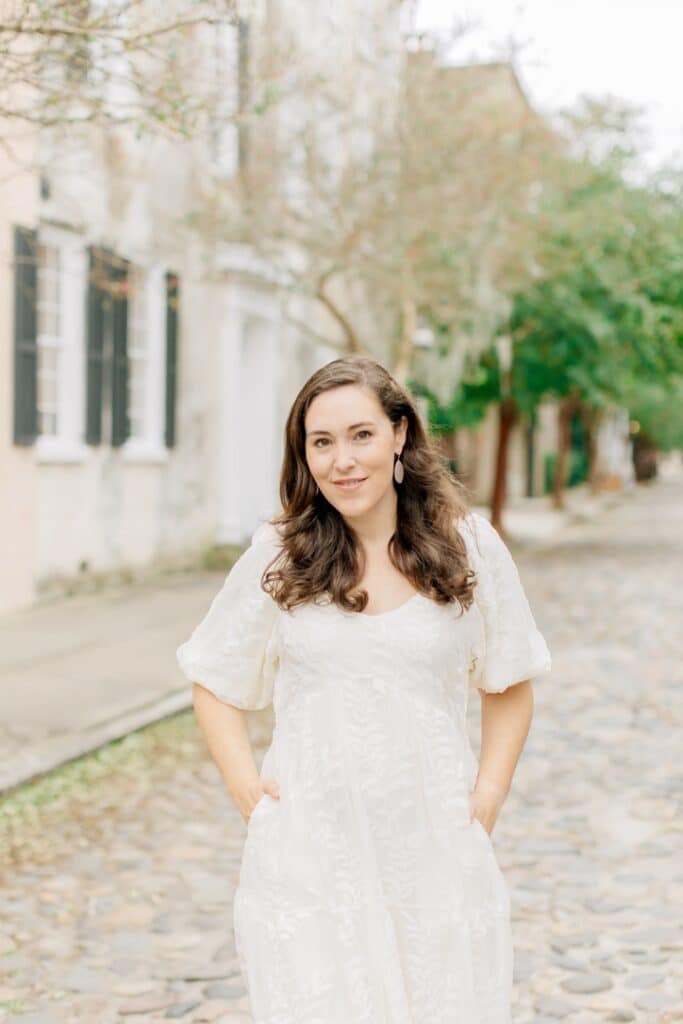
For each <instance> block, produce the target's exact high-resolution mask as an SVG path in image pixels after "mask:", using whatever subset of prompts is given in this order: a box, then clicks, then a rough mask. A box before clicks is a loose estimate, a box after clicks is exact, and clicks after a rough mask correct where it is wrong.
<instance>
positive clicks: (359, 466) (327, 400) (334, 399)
mask: <svg viewBox="0 0 683 1024" xmlns="http://www.w3.org/2000/svg"><path fill="white" fill-rule="evenodd" d="M304 426H305V430H306V461H307V463H308V468H309V470H310V471H311V475H312V476H313V479H314V480H315V482H316V484H317V485H318V487H319V488H320V490H321V492H322V494H323V495H324V497H325V498H326V499H327V500H328V501H329V503H330V504H331V505H333V506H334V507H335V508H336V509H338V510H339V512H340V513H341V514H342V515H344V516H351V517H356V516H362V515H365V514H366V513H367V512H368V511H369V510H370V509H371V508H373V507H374V506H375V505H377V504H378V503H379V502H380V501H381V500H382V498H384V497H385V496H386V494H387V490H388V488H393V482H392V481H393V472H394V453H396V452H400V451H402V449H403V445H404V442H405V436H406V430H407V426H408V421H407V419H406V417H405V416H404V417H403V418H402V421H401V425H400V426H399V427H398V428H397V429H396V430H394V426H393V424H392V422H391V420H390V419H389V418H388V416H387V415H386V413H385V412H384V410H383V409H382V406H381V405H380V403H379V401H378V399H377V398H376V397H375V394H374V392H372V391H370V390H367V389H365V388H362V387H360V386H359V385H356V384H344V385H342V386H340V387H338V388H333V389H332V390H330V391H324V392H323V393H322V394H320V395H316V397H315V398H314V399H313V401H312V402H311V404H310V406H309V407H308V411H307V413H306V417H305V420H304ZM346 481H348V483H346V484H345V482H346ZM354 481H358V482H354Z"/></svg>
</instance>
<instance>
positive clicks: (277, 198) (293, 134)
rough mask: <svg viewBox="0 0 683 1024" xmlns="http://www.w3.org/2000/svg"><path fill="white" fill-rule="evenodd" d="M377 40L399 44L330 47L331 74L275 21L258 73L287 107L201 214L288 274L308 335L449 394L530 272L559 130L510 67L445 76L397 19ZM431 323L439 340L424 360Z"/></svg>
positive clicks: (259, 132) (278, 109) (257, 129)
mask: <svg viewBox="0 0 683 1024" xmlns="http://www.w3.org/2000/svg"><path fill="white" fill-rule="evenodd" d="M394 14H395V12H391V13H390V14H389V15H388V16H387V17H388V18H389V19H391V17H393V16H394ZM371 36H372V38H378V39H384V40H385V41H386V40H388V42H385V44H383V45H382V46H380V47H379V48H378V49H377V50H376V51H375V52H374V53H373V55H372V58H371V59H370V58H368V59H367V60H363V59H359V58H358V55H357V54H355V55H352V57H351V58H349V59H348V60H347V61H346V63H345V62H344V59H343V55H341V56H339V59H337V58H338V55H337V54H336V52H335V53H326V55H325V56H326V62H327V64H328V65H329V66H330V67H333V68H334V73H333V74H332V73H331V71H330V67H321V66H320V64H319V63H316V62H314V63H313V65H311V64H310V63H308V62H307V60H306V59H303V58H302V59H301V60H298V59H297V58H296V57H293V56H292V55H293V54H295V53H296V41H295V40H294V41H292V40H289V41H288V40H287V37H286V33H285V31H284V29H281V28H280V27H279V28H278V32H277V45H276V46H275V48H274V51H271V53H270V54H269V55H268V56H267V57H264V58H263V59H264V61H265V64H264V65H263V67H262V70H261V71H260V72H259V73H260V77H267V78H268V80H269V81H270V83H271V88H272V91H273V93H274V94H275V96H276V100H275V101H274V102H273V103H272V104H271V107H270V110H269V111H267V112H266V113H265V115H264V116H263V117H261V118H260V119H259V122H258V124H255V126H254V131H253V134H252V136H251V146H250V154H249V162H248V166H247V167H246V168H244V169H243V172H242V173H241V174H240V175H239V177H238V178H237V179H235V180H234V181H232V182H225V183H222V184H221V186H220V187H219V188H217V190H216V193H215V194H214V196H212V197H211V199H210V201H209V202H208V203H207V205H206V207H205V209H204V210H203V211H201V212H200V213H199V217H200V218H202V220H201V223H202V224H203V225H205V226H206V227H207V229H208V230H211V231H213V232H215V233H216V234H217V235H218V236H222V237H225V238H231V237H232V238H239V239H240V240H241V241H243V242H245V243H248V244H249V246H250V247H252V249H253V250H254V251H256V252H258V253H259V255H261V256H262V257H263V259H264V260H266V261H267V262H268V263H270V264H271V265H273V266H275V267H276V268H277V269H278V271H279V273H280V275H281V279H282V280H283V281H284V282H285V287H286V288H287V289H288V291H289V293H290V295H291V296H292V303H291V307H290V312H289V317H290V319H291V320H292V321H293V322H295V323H296V325H297V327H298V328H300V329H301V330H302V331H304V332H305V333H306V334H307V335H308V336H309V337H310V338H313V339H314V340H315V341H317V342H320V343H322V344H324V345H325V346H326V347H329V348H331V349H333V350H336V351H339V352H343V353H347V352H359V351H367V352H369V353H370V354H372V355H375V356H377V357H378V358H381V359H382V360H383V361H384V362H385V363H386V365H387V366H388V367H389V368H390V369H392V371H393V372H394V373H395V375H396V376H397V377H398V378H399V379H400V380H402V381H403V382H405V381H406V380H407V378H408V376H409V375H411V374H412V375H413V376H415V375H416V373H417V372H418V370H419V374H420V375H421V376H426V377H428V378H429V377H431V379H429V380H428V381H427V383H428V384H429V385H430V386H432V387H433V388H434V389H435V390H440V389H441V388H446V387H450V388H451V389H452V388H453V386H454V384H455V380H454V376H455V375H456V374H457V372H458V363H459V361H460V360H461V359H462V358H463V357H464V355H465V354H466V353H467V352H470V351H473V350H475V349H477V350H480V349H481V348H483V347H485V346H486V344H489V343H490V340H491V337H492V335H493V332H494V329H495V325H496V323H497V320H498V319H499V316H500V311H501V307H500V303H501V297H502V296H503V295H504V292H505V290H506V288H509V287H511V286H512V284H513V283H514V282H516V281H518V280H519V279H520V273H521V268H522V266H523V260H520V258H519V253H520V251H524V250H525V245H524V242H523V238H524V235H525V233H526V232H528V231H529V226H530V223H531V221H532V214H531V210H530V209H529V203H528V193H529V189H530V186H531V184H532V182H533V180H534V179H535V176H536V175H537V173H538V166H539V157H538V152H539V149H540V147H541V146H543V145H547V139H548V136H547V131H546V129H545V127H544V126H543V125H542V123H541V122H540V120H539V119H538V118H537V117H536V116H535V115H534V114H533V112H532V111H531V110H530V108H529V106H528V104H527V103H526V100H525V99H524V97H523V95H522V93H521V90H520V89H519V86H518V83H517V81H516V78H515V76H514V72H513V71H512V69H511V68H510V67H509V66H504V65H495V66H490V67H489V66H487V67H470V68H448V67H443V66H442V65H441V64H440V63H439V61H438V59H437V55H435V54H434V53H433V52H425V51H418V52H411V51H410V50H409V49H408V50H406V49H405V47H404V42H403V40H402V39H401V38H400V36H398V35H395V34H394V35H392V32H391V31H387V30H386V26H384V28H382V27H381V26H380V28H379V29H378V31H377V32H375V33H374V34H372V33H371ZM283 48H284V51H285V52H286V53H287V54H288V55H289V58H288V59H287V60H285V61H283V60H282V58H281V57H280V53H281V52H282V50H283ZM392 83H395V85H393V84H392ZM301 298H303V299H305V300H310V301H311V302H312V305H313V308H314V316H313V317H312V318H309V319H308V320H307V321H306V322H303V321H302V319H301V318H300V317H299V319H296V314H294V313H292V312H291V309H292V308H293V307H294V306H295V305H296V302H297V300H299V299H301ZM496 304H498V306H497V305H496ZM421 324H426V325H430V326H432V327H433V329H434V330H435V332H436V333H437V334H438V340H439V346H438V352H436V353H435V358H434V359H432V360H431V361H430V362H429V364H428V363H427V361H426V360H421V363H420V365H419V366H416V365H415V362H416V361H415V353H414V339H415V334H416V330H417V328H418V327H419V326H420V325H421ZM453 353H456V357H457V358H455V359H454V360H453V366H452V367H451V368H450V370H449V372H448V373H447V374H446V375H444V361H445V360H446V358H447V357H448V356H449V355H453ZM430 369H431V373H430ZM444 377H445V380H444ZM449 378H450V381H449ZM441 397H442V398H443V397H444V395H443V394H442V395H441Z"/></svg>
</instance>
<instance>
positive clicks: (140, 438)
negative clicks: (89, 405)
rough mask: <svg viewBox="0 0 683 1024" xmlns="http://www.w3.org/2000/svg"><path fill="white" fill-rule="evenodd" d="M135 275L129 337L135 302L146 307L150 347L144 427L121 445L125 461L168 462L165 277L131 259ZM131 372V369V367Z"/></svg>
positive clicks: (146, 362)
mask: <svg viewBox="0 0 683 1024" xmlns="http://www.w3.org/2000/svg"><path fill="white" fill-rule="evenodd" d="M131 265H132V266H133V265H134V267H135V271H134V273H135V274H139V275H140V278H141V279H142V282H143V285H142V288H141V289H140V291H139V293H138V294H136V295H135V296H130V297H129V300H128V337H129V340H130V337H131V326H132V323H133V320H134V318H135V317H136V315H138V314H137V311H136V308H135V303H136V302H142V303H143V304H144V308H143V312H142V314H141V319H142V321H143V322H144V323H145V324H146V333H147V344H146V347H145V356H144V364H143V374H142V384H141V391H142V393H143V396H144V398H143V410H142V421H143V428H142V431H141V433H140V434H139V435H137V436H135V437H133V436H131V437H129V438H127V439H126V441H125V442H124V444H123V445H122V456H123V459H124V461H125V462H130V463H148V464H157V463H164V462H167V461H168V457H169V453H168V448H167V447H166V444H165V439H164V434H165V414H166V274H165V268H164V267H163V266H161V265H160V264H157V263H155V264H147V265H145V263H144V262H142V261H139V260H132V261H131ZM129 370H130V367H129Z"/></svg>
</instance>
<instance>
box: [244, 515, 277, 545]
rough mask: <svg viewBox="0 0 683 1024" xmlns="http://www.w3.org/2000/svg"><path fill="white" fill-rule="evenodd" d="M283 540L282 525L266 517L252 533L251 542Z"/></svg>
mask: <svg viewBox="0 0 683 1024" xmlns="http://www.w3.org/2000/svg"><path fill="white" fill-rule="evenodd" d="M281 540H282V534H281V532H280V527H279V526H278V525H277V524H276V523H274V522H273V521H272V520H271V519H266V520H264V521H263V522H262V523H259V525H258V526H257V527H256V529H255V530H254V532H253V533H252V535H251V544H252V545H258V544H278V543H280V541H281Z"/></svg>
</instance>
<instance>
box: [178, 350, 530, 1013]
mask: <svg viewBox="0 0 683 1024" xmlns="http://www.w3.org/2000/svg"><path fill="white" fill-rule="evenodd" d="M280 497H281V502H282V511H281V513H280V514H279V515H278V516H276V517H275V518H274V519H273V520H272V521H269V522H265V523H263V524H261V526H259V528H258V529H257V530H256V532H255V533H254V535H253V537H252V542H251V546H250V547H249V548H248V549H247V550H246V551H245V552H244V553H243V554H242V555H241V556H240V558H239V559H238V560H237V562H236V563H235V565H234V567H233V568H232V570H231V572H230V573H229V575H228V577H227V579H226V581H225V583H224V585H223V588H222V589H221V591H220V592H219V593H218V594H217V596H216V597H215V599H214V601H213V603H212V605H211V607H210V609H209V611H208V613H207V614H206V617H205V618H204V620H203V621H202V622H201V623H200V624H199V625H198V626H197V628H196V629H195V631H194V632H193V634H192V636H191V637H190V639H189V640H188V641H187V642H186V643H184V644H183V645H182V646H181V647H179V649H178V652H177V653H178V660H179V663H180V666H181V668H182V669H183V671H184V673H185V674H186V675H187V677H188V678H189V679H190V680H192V682H193V683H194V684H195V686H194V687H193V694H194V704H195V709H196V713H197V717H198V720H199V724H200V726H201V729H202V731H203V733H204V736H205V738H206V741H207V745H208V747H209V749H210V751H211V754H212V756H213V758H214V759H215V761H216V764H217V765H218V768H219V769H220V771H221V774H222V776H223V779H224V780H225V783H226V785H227V788H228V790H229V792H230V794H231V796H232V798H233V799H234V801H235V803H236V804H237V807H238V808H239V810H240V812H241V814H242V816H243V817H244V818H245V820H246V821H247V836H246V840H245V845H244V850H243V854H242V863H241V869H240V877H239V884H238V887H237V890H236V892H235V902H234V925H235V941H236V947H237V953H238V957H239V962H240V966H241V969H242V972H243V975H244V980H245V983H246V986H247V989H248V992H249V996H250V1001H251V1005H252V1012H253V1015H254V1020H255V1022H256V1024H415V1022H418V1021H419V1024H507V1022H509V1021H510V1012H511V1009H510V1002H511V988H512V943H511V933H510V899H509V893H508V889H507V884H506V882H505V880H504V877H503V875H502V873H501V870H500V868H499V866H498V863H497V860H496V856H495V852H494V849H493V845H492V842H491V839H490V832H491V830H492V828H493V825H494V823H495V821H496V818H497V816H498V814H499V812H500V809H501V806H502V804H503V801H504V800H505V797H506V794H507V792H508V790H509V787H510V782H511V779H512V774H513V771H514V769H515V766H516V762H517V759H518V757H519V754H520V752H521V749H522V746H523V744H524V742H525V739H526V735H527V732H528V727H529V723H530V719H531V715H532V706H533V697H532V690H531V682H530V680H531V678H532V677H534V676H537V675H539V674H541V673H544V672H547V671H548V670H549V669H550V655H549V652H548V648H547V646H546V644H545V641H544V639H543V637H542V636H541V634H540V633H539V631H538V629H537V628H536V625H535V622H534V619H533V616H532V613H531V611H530V609H529V605H528V603H527V600H526V597H525V594H524V591H523V589H522V585H521V583H520V579H519V575H518V573H517V569H516V567H515V565H514V563H513V561H512V558H511V555H510V553H509V551H508V549H507V547H506V546H505V545H504V544H503V542H502V541H501V540H500V538H499V536H498V534H497V533H496V532H495V531H494V530H493V528H492V527H491V526H490V524H489V523H488V521H487V520H486V519H485V518H483V517H482V516H479V515H477V514H475V513H471V512H469V513H468V511H467V509H466V507H465V504H464V502H463V500H462V498H461V497H460V489H459V486H458V484H457V483H456V482H455V481H454V480H453V478H452V477H451V476H450V474H449V473H448V470H447V469H446V467H445V466H444V465H443V463H442V461H441V459H440V458H439V454H438V449H437V448H436V445H435V443H434V442H433V441H431V440H430V439H429V438H428V437H427V435H426V434H425V431H424V428H423V426H422V423H421V421H420V419H419V417H418V415H417V412H416V410H415V406H414V404H413V402H412V400H411V397H410V395H409V394H408V393H407V392H406V391H405V390H404V389H402V388H401V387H400V386H399V385H398V384H397V382H396V381H395V380H394V379H393V378H392V377H391V375H390V374H389V373H388V372H387V371H386V370H385V369H384V368H383V367H382V366H381V365H380V364H379V363H377V362H375V361H374V360H372V359H368V358H359V357H349V358H344V359H336V360H334V361H332V362H330V363H328V364H327V365H325V366H323V367H322V368H321V369H319V370H318V371H317V372H316V373H314V374H313V376H312V377H311V378H310V379H309V380H308V381H307V382H306V384H305V385H304V386H303V388H302V389H301V391H300V393H299V394H298V395H297V397H296V399H295V401H294V404H293V406H292V408H291V411H290V413H289V417H288V419H287V424H286V428H285V451H284V459H283V464H282V473H281V480H280ZM513 684H514V685H513ZM472 688H476V689H479V690H480V691H483V694H484V696H483V697H482V699H483V701H484V704H483V714H482V747H481V760H480V763H479V764H477V761H476V758H475V756H474V754H473V752H472V749H471V747H470V745H469V742H468V738H467V733H466V719H465V714H466V706H467V696H468V691H469V689H472ZM489 695H490V696H489ZM271 702H273V704H274V712H275V728H274V732H273V738H272V742H271V745H270V746H269V748H268V750H267V752H266V754H265V757H264V759H263V762H262V766H261V774H260V776H259V773H258V771H257V768H256V765H255V762H254V759H253V755H252V751H251V748H250V745H249V742H248V739H247V733H246V729H245V725H244V720H243V713H242V712H243V710H244V709H246V708H252V709H256V708H263V707H266V706H267V705H268V704H270V703H271Z"/></svg>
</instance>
